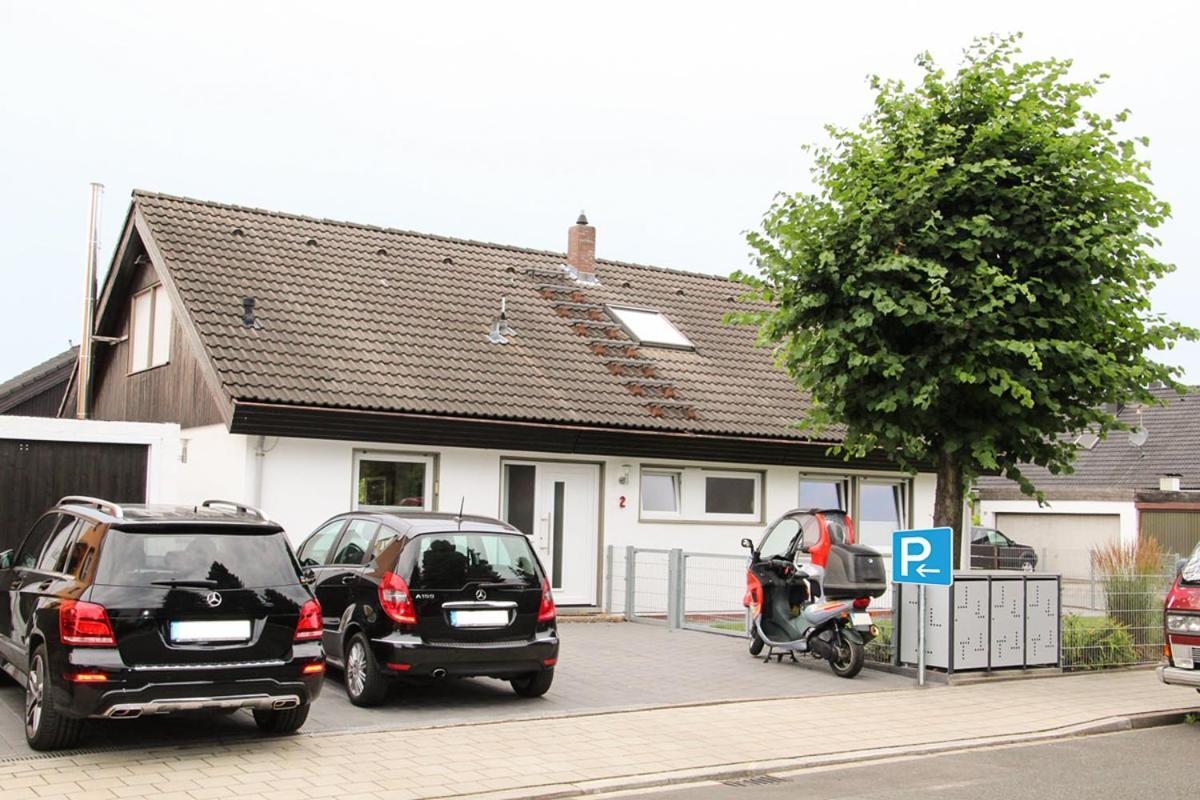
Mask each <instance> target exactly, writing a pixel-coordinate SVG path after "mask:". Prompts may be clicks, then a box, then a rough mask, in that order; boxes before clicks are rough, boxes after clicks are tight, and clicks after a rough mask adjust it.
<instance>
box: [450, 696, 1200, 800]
mask: <svg viewBox="0 0 1200 800" xmlns="http://www.w3.org/2000/svg"><path fill="white" fill-rule="evenodd" d="M1197 713H1200V708H1178V709H1171V710H1164V711H1152V712H1146V713H1140V714H1129V715H1123V716H1115V717H1104V718H1101V719H1096V720H1092V721H1090V722H1084V723H1079V724H1075V725H1067V726H1063V727H1060V728H1049V729H1045V730H1040V731H1029V732H1026V733H1019V734H1011V735H1004V736H989V737H979V738H973V739H951V740H945V741H941V742H930V743H927V744H920V745H902V746H898V747H885V748H874V749H869V750H853V751H843V752H840V753H823V754H820V755H813V756H804V757H800V758H789V759H776V760H771V761H754V762H741V763H736V764H718V765H713V766H711V767H699V768H694V769H684V770H672V771H669V772H659V773H641V774H634V775H625V776H620V777H616V778H601V779H596V780H589V781H578V782H574V783H556V784H546V785H542V786H528V787H522V788H519V789H504V790H500V791H496V792H487V793H482V794H480V793H470V794H469V795H465V794H457V795H444V797H446V798H450V797H466V796H470V797H474V798H479V800H518V798H526V799H527V800H558V799H559V798H568V797H586V796H592V795H601V794H608V793H616V792H626V791H636V790H639V789H653V788H661V787H664V786H673V785H680V784H689V783H699V782H704V781H731V780H740V779H744V778H752V777H757V776H761V775H764V774H767V773H781V772H791V771H796V770H802V769H812V768H814V767H835V766H841V765H846V764H854V763H859V762H864V761H879V760H883V759H889V758H903V757H906V756H924V755H938V754H942V753H951V752H955V751H959V750H970V749H976V748H981V747H1001V746H1005V745H1014V744H1029V743H1034V742H1041V741H1053V740H1056V739H1068V738H1072V737H1077V736H1094V735H1097V734H1103V733H1119V732H1122V731H1130V730H1141V729H1144V728H1154V727H1160V726H1164V725H1175V724H1178V723H1181V722H1183V721H1184V718H1185V717H1187V716H1188V715H1189V714H1197Z"/></svg>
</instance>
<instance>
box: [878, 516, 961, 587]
mask: <svg viewBox="0 0 1200 800" xmlns="http://www.w3.org/2000/svg"><path fill="white" fill-rule="evenodd" d="M892 581H893V582H895V583H924V584H928V585H930V586H949V585H950V584H952V583H954V534H953V532H952V531H951V530H950V529H949V528H926V529H925V530H919V531H895V532H894V533H893V534H892Z"/></svg>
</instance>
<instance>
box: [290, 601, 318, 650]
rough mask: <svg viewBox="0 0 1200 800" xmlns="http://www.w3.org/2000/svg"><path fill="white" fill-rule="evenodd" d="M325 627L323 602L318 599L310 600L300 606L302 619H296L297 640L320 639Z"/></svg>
mask: <svg viewBox="0 0 1200 800" xmlns="http://www.w3.org/2000/svg"><path fill="white" fill-rule="evenodd" d="M324 627H325V626H324V625H323V624H322V622H321V604H320V603H318V602H317V601H316V600H309V601H308V602H307V603H305V604H304V605H302V606H301V607H300V619H299V620H297V621H296V641H297V642H304V641H308V640H309V639H320V638H321V632H322V631H323V630H324Z"/></svg>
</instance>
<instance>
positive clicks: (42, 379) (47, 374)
mask: <svg viewBox="0 0 1200 800" xmlns="http://www.w3.org/2000/svg"><path fill="white" fill-rule="evenodd" d="M78 357H79V348H78V347H72V348H70V349H68V350H64V351H63V352H61V353H59V354H58V355H56V356H54V357H53V358H49V359H47V360H45V361H43V362H42V363H41V364H38V365H37V366H36V367H31V368H29V369H27V370H25V371H24V372H22V373H21V374H20V375H17V376H16V377H14V378H10V379H9V380H7V381H5V382H4V383H0V414H10V415H13V416H18V417H57V416H58V412H59V406H60V405H61V404H62V400H63V395H64V394H65V393H66V390H67V384H68V383H69V382H70V380H71V375H72V373H73V372H74V371H75V365H76V363H77V360H78Z"/></svg>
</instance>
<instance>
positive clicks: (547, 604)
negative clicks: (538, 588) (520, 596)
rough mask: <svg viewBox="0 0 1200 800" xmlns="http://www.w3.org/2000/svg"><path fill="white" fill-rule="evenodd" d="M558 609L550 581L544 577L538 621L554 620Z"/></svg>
mask: <svg viewBox="0 0 1200 800" xmlns="http://www.w3.org/2000/svg"><path fill="white" fill-rule="evenodd" d="M557 616H558V609H556V608H555V607H554V595H553V593H551V591H550V581H549V580H547V579H546V578H542V605H541V607H540V608H538V618H537V621H538V622H554V618H555V617H557Z"/></svg>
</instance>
